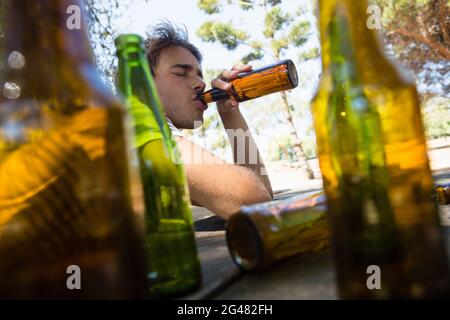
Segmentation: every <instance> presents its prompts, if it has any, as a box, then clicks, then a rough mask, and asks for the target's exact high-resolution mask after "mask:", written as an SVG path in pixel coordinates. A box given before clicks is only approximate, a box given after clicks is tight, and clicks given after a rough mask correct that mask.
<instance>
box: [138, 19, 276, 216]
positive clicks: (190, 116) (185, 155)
mask: <svg viewBox="0 0 450 320" xmlns="http://www.w3.org/2000/svg"><path fill="white" fill-rule="evenodd" d="M146 49H147V59H148V61H149V64H150V69H151V72H152V75H153V77H154V80H155V84H156V88H157V90H158V93H159V96H160V99H161V102H162V105H163V107H164V113H165V115H166V117H167V121H168V123H169V126H170V127H171V129H172V132H173V134H174V136H175V139H176V141H177V143H178V146H179V149H180V152H181V156H182V160H183V163H184V167H185V169H186V175H187V180H188V184H189V191H190V196H191V201H192V203H193V204H194V205H200V206H203V207H205V208H208V209H209V210H211V211H212V212H214V213H216V214H217V215H219V216H221V217H223V218H225V219H227V218H228V216H229V215H231V214H233V213H235V212H237V211H238V210H239V208H240V207H241V206H242V205H246V204H251V203H256V202H263V201H269V200H271V199H272V188H271V185H270V181H269V179H268V177H267V174H266V172H265V167H264V164H263V162H262V160H261V157H260V155H259V151H258V149H257V147H256V144H255V142H254V140H253V138H252V136H251V134H250V131H249V130H248V126H247V123H246V121H245V119H244V117H243V116H242V114H241V112H240V111H239V103H238V101H236V100H234V99H228V100H225V101H219V102H217V111H218V113H219V116H220V118H221V120H222V123H223V125H224V127H225V129H227V133H228V136H229V139H230V142H231V144H232V145H233V146H234V148H233V157H234V159H235V163H237V164H227V163H225V162H224V161H223V160H221V159H220V158H218V157H216V156H215V155H214V154H212V153H211V152H209V151H207V150H205V149H204V148H201V147H200V146H198V145H196V144H195V143H193V142H192V141H190V140H188V139H186V138H185V137H183V135H182V133H181V132H180V130H179V129H193V128H194V125H195V124H196V123H202V122H203V113H204V111H205V110H206V109H207V106H206V105H204V104H203V103H202V102H201V101H200V100H198V99H197V94H199V93H201V92H203V91H204V90H205V87H206V85H205V82H204V81H203V75H202V68H201V65H200V63H201V60H202V56H201V54H200V52H199V50H198V49H197V48H196V47H195V46H193V45H192V44H191V43H189V41H188V38H187V33H186V32H185V31H184V30H180V29H176V28H174V26H172V25H171V24H170V23H167V22H165V23H160V24H158V25H157V26H155V27H154V28H153V30H152V33H151V34H150V35H149V39H147V40H146ZM250 70H251V66H249V65H236V66H234V67H233V68H232V69H231V70H227V71H223V72H222V73H221V74H220V75H219V76H218V77H217V78H216V79H214V80H213V81H212V82H211V86H212V87H215V88H219V89H222V90H229V89H230V86H231V85H230V84H229V83H228V82H227V81H229V80H231V79H234V78H236V77H237V75H238V74H239V73H240V72H246V71H250ZM234 132H239V133H243V132H244V133H245V135H246V136H247V139H248V141H247V143H244V145H243V146H242V144H237V143H235V142H236V140H237V139H238V138H237V137H236V136H235V135H234V134H233V133H234ZM251 153H253V154H251ZM255 153H256V155H257V157H256V161H251V160H252V159H255V157H254V154H255ZM238 159H240V161H237V160H238ZM242 159H244V160H242Z"/></svg>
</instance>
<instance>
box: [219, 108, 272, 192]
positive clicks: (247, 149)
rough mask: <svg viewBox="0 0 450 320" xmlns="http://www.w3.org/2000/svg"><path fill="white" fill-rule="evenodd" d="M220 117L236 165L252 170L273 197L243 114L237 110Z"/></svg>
mask: <svg viewBox="0 0 450 320" xmlns="http://www.w3.org/2000/svg"><path fill="white" fill-rule="evenodd" d="M219 115H220V118H221V119H222V122H223V125H224V127H225V130H226V132H227V135H228V139H229V140H230V143H231V145H232V148H233V160H234V163H235V164H238V165H241V166H243V167H246V168H248V169H250V170H251V171H252V172H253V173H254V174H255V175H256V176H257V177H258V178H259V180H260V181H261V182H262V183H263V184H264V187H265V188H266V190H267V192H268V193H269V194H270V197H273V191H272V186H271V184H270V180H269V177H268V175H267V172H266V167H265V166H264V162H263V160H262V158H261V155H260V153H259V150H258V147H257V146H256V143H255V140H254V139H253V136H252V134H251V132H250V130H249V128H248V125H247V122H246V121H245V119H244V117H243V115H242V113H241V112H240V111H239V109H237V108H235V109H234V110H231V111H229V112H219Z"/></svg>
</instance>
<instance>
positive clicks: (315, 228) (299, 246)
mask: <svg viewBox="0 0 450 320" xmlns="http://www.w3.org/2000/svg"><path fill="white" fill-rule="evenodd" d="M325 201H326V199H325V196H324V194H323V193H312V194H311V193H310V194H307V195H298V196H294V197H290V198H287V199H282V200H277V201H270V202H265V203H258V204H254V205H249V206H243V207H242V208H241V209H240V210H239V212H238V213H236V214H233V215H232V216H230V218H229V219H228V221H227V229H226V239H227V245H228V250H229V251H230V254H231V257H232V258H233V261H234V262H235V263H236V265H237V266H238V267H240V268H241V269H243V270H256V269H265V268H267V267H269V266H271V265H273V264H275V263H277V262H279V261H281V260H283V259H286V258H289V257H292V256H294V255H299V254H305V253H311V252H317V251H320V250H323V249H326V248H328V245H329V228H328V222H327V221H326V214H325V212H326V203H325Z"/></svg>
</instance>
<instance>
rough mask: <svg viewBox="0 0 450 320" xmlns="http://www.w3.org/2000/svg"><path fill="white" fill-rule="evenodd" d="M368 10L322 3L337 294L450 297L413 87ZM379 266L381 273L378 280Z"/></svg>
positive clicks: (318, 124)
mask: <svg viewBox="0 0 450 320" xmlns="http://www.w3.org/2000/svg"><path fill="white" fill-rule="evenodd" d="M367 7H368V4H367V1H350V0H327V1H325V0H321V1H320V33H321V45H322V63H323V74H322V78H321V82H320V86H319V89H318V92H317V94H316V97H315V98H314V101H313V104H312V113H313V117H314V124H315V129H316V137H317V147H318V155H319V162H320V168H321V171H322V175H323V180H324V188H325V193H326V196H327V205H328V210H329V221H330V227H331V232H332V238H331V239H332V242H331V243H332V248H333V252H334V257H335V265H336V271H337V280H338V288H339V294H340V296H341V298H344V299H345V298H348V299H360V298H363V299H392V298H435V297H448V295H449V293H450V278H449V269H448V262H447V257H446V252H445V246H444V242H443V237H442V232H441V227H440V224H439V215H438V210H437V205H436V203H435V202H434V201H433V200H432V194H433V180H432V176H431V171H430V167H429V162H428V157H427V149H426V144H425V137H424V133H423V126H422V120H421V115H420V109H419V103H418V97H417V92H416V88H415V83H414V81H413V80H412V79H409V78H408V77H406V76H405V75H404V74H403V73H402V72H400V71H399V70H398V69H397V68H396V66H394V65H393V64H392V63H391V62H389V60H388V59H387V58H386V57H385V55H384V53H383V51H382V49H381V48H380V46H379V41H378V39H377V35H376V33H375V31H374V30H370V29H368V28H367V24H366V19H367V14H366V10H367ZM373 267H376V268H377V269H378V270H379V272H380V273H381V274H380V275H379V278H378V279H379V283H378V284H375V286H373V283H372V284H370V285H369V284H368V281H369V277H370V274H368V270H372V269H371V268H373Z"/></svg>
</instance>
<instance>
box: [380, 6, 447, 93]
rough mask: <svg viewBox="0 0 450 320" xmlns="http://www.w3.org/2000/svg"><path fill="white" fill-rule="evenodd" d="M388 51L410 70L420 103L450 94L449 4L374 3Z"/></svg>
mask: <svg viewBox="0 0 450 320" xmlns="http://www.w3.org/2000/svg"><path fill="white" fill-rule="evenodd" d="M375 3H376V4H377V5H379V6H380V8H381V9H382V23H383V34H384V36H385V39H386V43H387V48H388V52H389V53H391V54H392V55H393V56H395V57H396V58H398V59H399V60H400V61H402V62H403V63H404V64H405V65H406V66H407V67H408V68H409V69H410V70H412V71H413V72H414V74H415V76H416V79H417V80H418V84H419V86H418V87H419V90H420V93H421V97H422V99H423V100H426V99H428V98H429V97H430V95H436V94H446V95H449V94H450V83H449V82H448V81H445V79H448V73H449V70H450V1H449V0H375Z"/></svg>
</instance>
